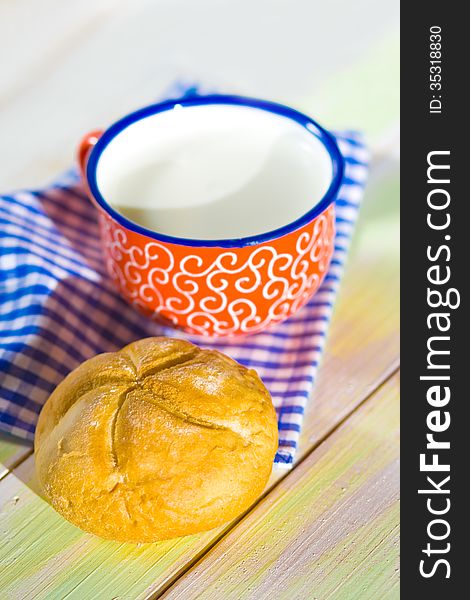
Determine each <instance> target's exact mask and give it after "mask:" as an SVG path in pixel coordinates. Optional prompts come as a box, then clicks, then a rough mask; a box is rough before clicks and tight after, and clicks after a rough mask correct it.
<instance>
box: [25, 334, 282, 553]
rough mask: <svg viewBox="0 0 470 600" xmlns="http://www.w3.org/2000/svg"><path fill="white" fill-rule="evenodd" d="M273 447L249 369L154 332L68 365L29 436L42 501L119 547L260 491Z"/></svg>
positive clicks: (192, 524)
mask: <svg viewBox="0 0 470 600" xmlns="http://www.w3.org/2000/svg"><path fill="white" fill-rule="evenodd" d="M276 448H277V420H276V414H275V410H274V407H273V405H272V402H271V398H270V395H269V392H268V391H267V390H266V388H265V387H264V385H263V384H262V382H261V380H260V378H259V377H258V375H257V374H256V373H255V371H253V370H251V369H246V368H245V367H242V366H241V365H239V364H238V363H236V362H235V361H234V360H232V359H230V358H228V357H227V356H225V355H223V354H221V353H220V352H216V351H214V350H202V349H200V348H198V347H197V346H195V345H193V344H190V343H189V342H186V341H183V340H178V339H171V338H163V337H154V338H148V339H144V340H140V341H137V342H134V343H132V344H129V345H128V346H126V347H125V348H123V349H122V350H120V351H119V352H114V353H107V354H100V355H98V356H95V357H94V358H92V359H90V360H87V361H86V362H84V363H83V364H82V365H80V366H79V367H78V368H77V369H75V371H73V372H72V373H70V374H69V375H68V376H67V377H66V378H65V379H64V381H63V382H62V383H61V384H60V385H59V386H58V387H57V388H56V390H55V391H54V392H53V394H52V395H51V396H50V398H49V399H48V400H47V402H46V404H45V405H44V407H43V409H42V411H41V415H40V417H39V422H38V426H37V430H36V438H35V455H36V470H37V474H38V479H39V482H40V484H41V486H42V487H43V490H44V493H45V495H46V496H47V498H48V499H49V500H50V502H51V503H52V506H53V507H54V508H55V509H56V510H57V511H58V512H59V513H60V514H61V515H62V516H64V517H65V518H66V519H68V520H69V521H71V522H72V523H74V524H75V525H77V526H78V527H80V528H81V529H83V530H85V531H88V532H90V533H93V534H95V535H98V536H100V537H103V538H108V539H112V540H118V541H126V542H155V541H157V540H163V539H167V538H173V537H179V536H182V535H188V534H192V533H196V532H198V531H204V530H207V529H212V528H213V527H217V526H218V525H221V524H222V523H224V522H226V521H229V520H230V519H233V518H234V517H236V516H237V515H239V514H240V513H242V512H243V511H244V510H245V509H246V508H248V507H249V506H250V504H251V503H252V502H253V501H254V500H255V499H256V497H257V496H258V495H259V494H260V493H261V492H262V490H263V488H264V486H265V485H266V482H267V480H268V477H269V475H270V473H271V468H272V463H273V458H274V454H275V452H276Z"/></svg>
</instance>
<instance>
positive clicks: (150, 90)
mask: <svg viewBox="0 0 470 600" xmlns="http://www.w3.org/2000/svg"><path fill="white" fill-rule="evenodd" d="M69 4H70V3H64V2H62V3H61V2H58V0H44V1H43V2H41V3H38V2H34V1H33V0H19V1H18V2H13V3H12V2H10V3H3V4H2V5H1V11H0V16H1V17H2V18H0V43H1V40H3V39H4V40H6V41H5V46H4V49H3V52H0V54H1V55H5V56H7V57H9V58H10V57H11V59H10V60H9V61H8V62H6V61H4V62H6V64H5V67H2V73H3V78H4V79H2V80H1V81H2V82H3V83H2V84H0V90H1V92H0V104H1V108H2V110H1V111H0V131H1V132H2V135H1V136H0V155H1V156H2V161H1V162H0V186H1V190H2V191H9V189H11V188H18V187H25V186H26V187H27V186H37V185H43V184H44V183H45V182H46V181H48V180H50V179H52V178H53V177H54V176H56V174H57V173H58V172H60V171H62V170H63V169H65V168H68V167H69V166H70V165H71V164H72V162H73V160H74V156H75V150H76V146H77V143H78V141H79V139H80V138H81V137H82V136H83V135H84V134H85V133H86V132H87V131H88V130H90V129H95V128H96V127H102V126H107V125H108V124H109V123H110V122H112V121H113V120H115V119H116V118H118V117H119V116H121V115H123V114H125V113H127V112H129V111H130V110H134V109H136V108H138V107H139V106H141V105H143V104H148V103H150V102H153V101H154V100H155V99H156V98H157V97H159V95H160V94H161V93H162V92H164V91H165V90H166V89H167V87H168V86H169V85H170V84H171V83H172V82H173V81H174V80H175V79H178V78H183V79H190V80H193V81H194V80H197V81H201V82H202V83H204V84H206V85H209V86H216V87H217V88H219V89H226V90H229V91H238V92H239V93H244V94H248V95H255V96H261V97H263V96H264V97H267V98H272V99H276V100H279V101H282V102H286V103H291V104H295V105H297V106H298V107H299V108H301V109H304V110H306V111H308V112H311V113H312V115H313V116H314V117H316V118H318V119H319V120H320V121H324V122H325V123H326V125H329V126H339V125H341V126H346V127H356V128H359V127H363V126H365V127H366V128H368V121H367V116H368V115H375V113H377V112H379V113H380V115H379V117H375V116H374V119H373V123H372V124H373V128H374V129H373V131H372V130H370V131H369V133H373V135H374V136H375V135H376V134H377V133H378V131H379V129H380V128H382V127H383V126H384V123H386V124H387V126H388V122H389V120H390V119H393V118H395V117H396V113H397V111H398V108H397V106H395V104H394V102H393V101H390V99H393V98H394V96H393V93H394V89H396V88H397V81H396V78H395V77H392V76H390V73H391V69H390V64H389V62H384V61H389V59H390V56H392V57H393V60H395V56H396V55H395V54H392V53H390V52H388V50H387V51H386V52H385V51H382V50H381V48H382V46H383V42H382V37H388V36H391V37H392V38H393V40H392V41H391V42H390V45H393V48H394V49H395V48H396V47H397V45H396V42H397V40H398V36H397V30H398V4H397V3H396V2H388V3H385V4H384V3H377V2H376V1H374V0H362V1H361V10H357V7H356V6H355V5H354V3H345V2H343V1H342V0H333V1H330V2H328V3H324V4H323V6H322V11H321V15H319V11H318V9H317V7H316V6H315V5H314V4H313V3H312V2H310V1H309V0H298V2H297V3H296V9H295V11H294V10H292V6H291V4H290V3H286V2H282V1H279V0H277V1H276V2H275V3H274V5H273V3H272V2H271V3H270V4H269V8H268V7H267V4H266V2H252V0H230V1H227V2H223V3H221V2H214V0H200V1H199V2H197V3H193V2H188V1H186V2H182V1H181V0H179V1H177V2H175V1H171V2H170V1H168V0H165V1H163V2H149V1H148V0H134V1H133V2H131V3H129V2H123V1H122V0H100V1H99V2H96V1H92V0H84V2H75V3H71V4H72V6H68V5H69ZM17 5H18V7H17ZM16 7H17V8H16ZM299 14H301V15H302V18H299ZM338 15H340V16H341V18H338ZM319 19H321V22H323V23H325V24H327V25H325V26H324V27H323V26H318V21H319ZM312 24H315V35H312ZM331 24H334V40H341V43H336V41H332V40H333V38H332V35H331V31H332V29H331ZM241 32H243V33H242V34H241ZM241 39H242V41H241ZM279 40H282V43H279ZM376 48H378V49H379V52H376ZM345 49H347V50H345ZM376 55H379V56H380V60H382V62H380V61H379V60H378V59H377V58H375V57H376ZM13 57H14V59H13ZM395 62H396V61H395ZM379 66H380V69H379V68H378V67H379ZM356 68H357V69H359V76H360V80H361V82H364V81H366V82H367V81H368V80H369V81H372V82H374V86H373V89H371V86H370V85H367V84H366V85H363V84H360V85H356V79H355V76H354V71H355V70H356ZM333 73H334V74H335V77H334V78H332V74H333ZM346 77H347V78H348V81H352V82H353V84H348V87H347V88H346V94H344V92H343V88H341V90H340V92H341V93H338V92H337V91H336V89H335V88H336V87H337V86H338V85H340V84H341V82H343V81H344V80H345V78H346ZM324 83H325V86H326V87H325V93H324V94H321V90H322V89H323V84H324ZM320 94H321V95H320ZM344 96H347V100H344ZM2 98H3V101H2ZM340 98H341V101H340V100H339V99H340ZM387 99H388V101H385V100H387ZM371 107H373V108H374V112H372V111H371ZM359 109H360V116H359V118H356V115H359ZM336 112H338V114H339V115H340V119H336V118H335V114H336Z"/></svg>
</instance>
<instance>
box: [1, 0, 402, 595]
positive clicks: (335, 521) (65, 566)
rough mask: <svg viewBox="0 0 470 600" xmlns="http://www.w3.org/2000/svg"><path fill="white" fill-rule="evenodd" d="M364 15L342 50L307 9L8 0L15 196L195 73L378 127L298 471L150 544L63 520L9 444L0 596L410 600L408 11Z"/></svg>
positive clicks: (19, 449)
mask: <svg viewBox="0 0 470 600" xmlns="http://www.w3.org/2000/svg"><path fill="white" fill-rule="evenodd" d="M360 4H361V6H360V8H361V10H358V8H357V3H354V6H353V5H352V4H351V3H345V2H340V1H339V0H334V1H332V2H330V3H326V5H325V7H324V8H322V13H321V19H323V20H324V22H325V23H330V22H335V23H337V25H336V26H337V29H338V31H337V32H336V33H337V35H336V36H335V40H332V39H331V33H328V31H329V27H328V26H326V25H324V26H316V27H315V28H314V31H315V35H313V34H312V26H313V24H318V20H319V16H318V14H317V12H318V7H317V9H316V11H317V12H315V9H314V8H312V6H311V5H312V3H309V2H308V1H307V0H305V1H303V2H299V3H298V6H296V9H295V14H294V13H293V11H292V4H291V3H287V2H286V3H283V2H280V1H279V2H271V4H270V5H269V10H268V5H267V4H266V3H264V2H262V1H257V2H250V3H248V2H247V1H246V2H245V1H244V0H239V1H238V2H221V3H215V2H211V0H201V1H200V2H197V3H196V2H194V3H189V2H173V3H171V4H170V3H169V2H164V1H161V2H152V3H150V2H146V1H145V0H139V1H136V2H133V3H132V4H131V3H124V2H122V1H121V2H120V1H119V0H106V1H103V2H96V1H92V0H82V1H81V2H79V3H63V2H59V0H43V1H42V2H41V3H33V1H32V0H18V1H17V2H15V3H7V2H4V3H2V4H0V53H1V54H2V56H9V57H10V59H11V60H10V61H9V62H8V64H7V63H6V61H5V65H4V66H3V65H2V69H1V71H0V86H1V87H0V105H1V106H2V111H1V112H0V131H2V136H1V139H0V152H1V159H2V160H1V161H0V163H1V165H2V168H3V170H4V172H3V173H2V174H1V178H0V185H1V189H2V190H5V191H7V190H8V189H9V188H12V187H20V186H28V185H32V184H37V183H42V182H44V181H45V180H47V178H51V177H53V175H54V174H55V173H56V172H57V171H60V170H61V169H62V168H65V167H66V166H68V165H69V164H70V162H71V160H72V152H73V148H74V145H75V142H76V140H77V139H78V138H79V137H80V135H81V134H82V133H83V132H84V131H86V130H87V129H91V128H94V127H95V126H100V125H103V124H105V123H106V122H109V120H110V119H113V118H114V117H116V116H118V115H119V114H122V113H124V112H127V111H128V110H130V109H132V108H134V107H136V106H138V105H139V104H143V103H148V102H149V101H151V100H153V98H154V97H156V96H158V94H159V93H161V92H162V91H163V90H164V89H165V87H166V86H167V84H169V83H170V82H171V80H172V79H173V78H174V77H175V76H179V77H181V76H186V77H187V76H188V74H189V75H191V76H194V77H195V78H199V79H201V78H202V79H203V80H204V81H206V82H209V83H212V82H213V83H214V84H215V85H219V86H225V88H227V83H229V84H230V89H236V90H239V91H241V92H243V93H247V94H252V95H258V96H267V97H271V98H275V99H278V100H281V101H284V102H287V103H290V104H294V105H296V106H298V107H299V108H300V109H302V110H304V111H306V112H309V113H311V114H312V115H314V116H316V117H317V118H318V119H319V120H320V121H321V122H324V123H325V124H326V125H327V126H330V127H338V128H340V127H342V126H353V127H356V128H357V127H358V128H362V129H364V130H365V131H366V133H367V135H368V138H369V141H370V144H371V147H372V156H373V160H372V168H371V179H370V183H369V186H368V190H367V195H366V201H365V204H364V208H363V211H362V214H361V218H360V223H359V227H358V231H357V235H356V236H355V240H354V244H353V248H352V252H351V257H350V260H349V264H348V268H347V271H346V275H345V278H344V281H343V284H342V287H341V293H340V296H339V300H338V304H337V307H336V310H335V314H334V318H333V322H332V326H331V331H330V335H329V340H328V344H327V349H326V353H325V357H324V360H323V364H322V367H321V370H320V375H319V379H318V382H317V385H316V388H315V392H314V394H313V397H312V398H311V401H310V403H309V406H308V410H307V414H306V417H305V421H304V426H303V430H302V438H301V443H300V448H299V452H298V454H297V457H296V461H295V464H294V467H293V469H292V470H291V471H287V472H286V471H285V470H276V471H275V472H274V473H273V476H272V478H271V481H270V483H269V485H268V487H267V489H266V490H265V493H264V494H263V496H262V497H260V498H259V499H258V501H257V502H256V503H255V505H253V506H252V507H251V509H250V510H249V511H248V512H247V513H246V514H245V515H243V516H242V517H241V518H239V519H238V520H236V521H235V522H232V523H229V524H228V525H227V526H225V527H222V528H220V529H217V530H214V531H210V532H207V533H204V534H200V535H195V536H191V537H186V538H182V539H178V540H172V541H167V542H162V543H158V544H151V545H142V546H134V545H127V544H117V543H113V542H106V541H102V540H99V539H97V538H95V537H93V536H90V535H87V534H84V533H82V532H81V531H80V530H78V529H76V528H75V527H73V526H72V525H71V524H69V523H67V522H66V521H64V520H63V519H62V518H61V517H60V516H59V515H57V514H56V513H55V512H54V511H53V510H52V508H51V507H50V506H49V505H48V504H47V503H46V502H45V501H44V500H43V499H42V498H41V497H40V496H39V495H38V493H37V486H36V483H35V481H34V461H33V456H32V451H31V448H30V447H29V446H27V445H25V444H23V443H21V442H19V441H18V440H14V439H12V438H8V437H6V436H0V463H1V464H0V532H1V538H0V598H2V599H3V598H14V599H21V600H22V599H26V598H28V599H29V598H44V599H48V600H49V599H56V598H76V599H79V600H85V599H88V598H90V599H97V598H99V599H100V600H101V599H109V600H111V599H113V598H116V599H117V598H119V599H121V598H126V599H134V598H157V597H164V598H171V599H176V598H181V599H183V600H188V599H191V598H210V599H217V600H219V599H221V600H222V599H223V600H225V599H232V598H233V599H234V600H235V599H236V600H239V599H246V598H250V599H256V600H260V599H264V598H269V599H270V600H277V599H284V598H285V599H311V600H313V599H315V598H317V599H318V600H326V599H328V598H332V599H334V600H355V599H360V600H369V599H370V600H378V599H380V600H384V599H389V598H390V599H391V598H398V567H399V565H398V552H399V548H398V516H399V515H398V512H399V504H398V489H399V483H398V456H399V451H398V431H399V429H398V426H399V423H398V381H399V372H398V364H399V363H398V360H399V355H398V325H399V307H398V250H397V247H398V156H397V119H398V101H397V93H398V73H397V70H398V66H397V62H398V50H397V26H396V22H397V14H396V13H397V6H395V2H390V4H387V3H375V2H372V0H363V1H362V2H361V3H360ZM377 4H380V5H381V6H380V9H378V8H377V6H376V5H377ZM273 7H274V8H273ZM299 14H300V15H302V18H299ZM338 14H340V15H341V18H338ZM321 19H320V21H321ZM228 24H230V27H229V26H228ZM320 25H321V23H320ZM241 30H243V32H244V34H243V36H242V38H243V44H240V43H239V39H240V35H241V34H240V33H239V32H240V31H241ZM280 41H282V44H280ZM2 44H4V45H5V48H2V47H1V45H2ZM338 48H339V50H338ZM215 49H216V50H217V51H215ZM335 49H336V50H335ZM346 50H347V51H346ZM307 57H308V58H307Z"/></svg>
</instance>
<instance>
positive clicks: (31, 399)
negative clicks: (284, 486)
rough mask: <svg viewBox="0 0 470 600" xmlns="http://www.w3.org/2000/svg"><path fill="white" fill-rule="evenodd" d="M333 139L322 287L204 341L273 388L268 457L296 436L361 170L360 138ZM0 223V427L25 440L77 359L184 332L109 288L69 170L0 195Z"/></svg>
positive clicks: (89, 216)
mask: <svg viewBox="0 0 470 600" xmlns="http://www.w3.org/2000/svg"><path fill="white" fill-rule="evenodd" d="M337 140H338V143H339V146H340V149H341V151H342V153H343V155H344V156H345V158H346V173H345V179H344V181H343V185H342V188H341V190H340V194H339V199H338V201H337V218H336V225H337V234H336V247H335V253H334V256H333V260H332V263H331V267H330V269H329V272H328V275H327V276H326V279H325V281H324V283H323V285H322V287H321V289H320V290H319V291H318V293H317V294H316V295H315V296H314V298H313V299H312V300H311V301H310V302H309V303H308V304H307V305H306V306H305V307H304V308H303V309H301V310H300V311H299V312H298V313H297V314H296V315H295V316H294V317H292V318H290V319H289V320H288V321H285V322H284V323H281V324H279V325H277V326H276V327H275V328H274V329H272V330H270V331H269V332H267V333H259V334H256V335H253V336H251V337H247V338H243V339H241V340H237V339H234V340H226V339H219V340H216V341H213V342H211V343H210V344H209V345H210V346H212V347H215V348H217V349H219V350H221V351H223V352H226V353H227V354H228V355H230V356H232V357H233V358H235V359H236V360H238V361H239V362H241V363H243V364H244V365H246V366H249V367H253V368H255V369H256V370H257V371H258V373H259V374H260V376H261V378H262V379H263V381H264V382H265V384H266V386H267V387H268V388H269V390H270V391H271V394H272V397H273V400H274V404H275V406H276V410H277V413H278V418H279V437H280V444H279V451H278V453H277V455H276V459H275V460H276V462H277V463H281V464H284V465H289V464H290V463H292V460H293V457H294V453H295V449H296V447H297V444H298V441H299V436H300V428H301V426H302V417H303V413H304V408H305V404H306V402H307V400H308V398H309V396H310V395H311V393H312V388H313V385H314V382H315V377H316V373H317V367H318V364H319V362H320V358H321V355H322V351H323V346H324V341H325V336H326V333H327V329H328V323H329V321H330V317H331V312H332V309H333V304H334V301H335V297H336V292H337V289H338V283H339V279H340V276H341V273H342V270H343V263H344V261H345V258H346V254H347V250H348V246H349V241H350V238H351V235H352V232H353V229H354V225H355V222H356V218H357V213H358V210H359V204H360V201H361V198H362V194H363V186H364V182H365V179H366V173H367V166H366V163H367V153H366V150H365V148H364V146H363V144H362V142H361V139H360V137H359V136H358V135H357V134H354V133H345V134H339V135H338V136H337ZM0 233H1V237H0V332H1V336H0V430H2V431H5V432H8V433H11V434H14V435H16V436H19V437H21V438H25V439H28V440H32V439H33V436H34V428H35V424H36V421H37V418H38V414H39V411H40V410H41V406H42V405H43V404H44V402H45V401H46V399H47V397H48V396H49V394H50V393H51V391H52V390H53V389H54V387H55V386H56V385H57V384H58V383H59V382H60V381H61V380H62V379H63V378H64V377H65V375H67V373H68V372H69V371H71V370H72V369H74V368H75V367H76V366H77V365H79V364H80V363H81V362H82V361H84V360H85V359H87V358H90V357H91V356H93V355H94V354H96V353H98V352H105V351H112V350H116V349H118V348H120V347H122V346H124V345H125V344H127V343H129V342H131V341H132V340H135V339H138V338H142V337H147V336H151V335H170V336H175V335H179V336H181V335H182V334H180V333H176V332H175V331H174V330H172V329H169V328H166V327H162V326H160V325H157V324H155V323H154V322H152V321H150V320H148V319H146V318H145V317H143V316H142V315H140V314H139V313H137V312H136V311H135V310H134V309H133V308H132V307H131V306H130V305H128V304H127V303H126V302H125V301H124V300H123V299H122V298H121V297H120V296H119V294H118V293H117V291H116V290H115V288H114V286H113V283H112V282H111V281H110V279H109V278H108V276H107V274H106V273H105V270H104V261H103V257H102V253H101V250H100V241H99V235H98V225H97V219H96V211H95V209H94V208H93V206H92V205H91V203H90V202H89V201H88V199H87V198H86V196H85V193H84V191H83V189H82V187H81V185H80V181H79V178H78V175H77V174H76V172H70V173H68V174H66V175H65V176H63V177H62V178H60V179H59V180H57V181H56V182H55V183H54V184H53V185H52V186H50V187H48V188H47V189H43V190H39V191H22V192H17V193H14V194H11V195H8V196H2V197H0ZM186 337H187V339H189V340H192V341H195V342H196V343H200V342H201V340H200V339H198V338H196V337H194V336H186ZM204 344H205V345H208V344H207V340H204Z"/></svg>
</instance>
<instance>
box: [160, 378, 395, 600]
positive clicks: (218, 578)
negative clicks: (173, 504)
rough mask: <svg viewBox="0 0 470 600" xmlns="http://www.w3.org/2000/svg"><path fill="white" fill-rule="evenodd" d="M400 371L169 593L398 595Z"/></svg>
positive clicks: (174, 597) (362, 599) (239, 597)
mask: <svg viewBox="0 0 470 600" xmlns="http://www.w3.org/2000/svg"><path fill="white" fill-rule="evenodd" d="M398 436H399V389H398V376H397V375H395V376H393V377H392V378H391V379H390V380H388V381H387V383H386V384H385V385H384V386H383V387H382V388H380V389H379V390H378V391H377V392H376V393H375V394H374V395H373V396H372V397H371V398H370V399H369V400H368V401H367V402H366V403H365V404H364V405H363V406H362V407H361V408H360V409H359V410H357V411H356V412H355V413H354V414H353V415H352V416H351V417H350V418H349V419H348V420H347V421H346V422H345V423H344V424H343V425H342V426H341V427H340V428H339V429H338V430H337V431H336V432H335V433H334V434H333V435H331V436H330V437H329V438H328V439H327V440H326V442H324V443H323V444H322V445H321V446H319V447H318V448H317V449H316V450H315V451H314V452H312V453H311V454H310V455H309V456H308V457H307V458H306V459H305V460H304V461H303V462H302V463H301V464H300V465H299V466H298V467H297V468H296V469H294V470H293V471H292V472H291V473H290V474H289V475H288V476H287V477H286V478H285V479H283V480H282V481H281V482H280V483H279V484H278V485H277V486H276V488H275V489H274V490H273V491H272V492H271V493H270V494H269V495H268V496H267V497H266V498H265V499H264V500H263V501H262V502H261V503H259V504H258V506H257V507H256V509H255V510H253V511H252V512H251V513H250V514H249V515H247V516H246V517H245V519H244V520H243V521H242V522H240V523H239V524H238V525H237V527H236V528H235V529H234V530H233V531H231V532H230V533H229V534H228V535H226V536H225V537H224V538H223V539H222V540H221V541H220V542H219V543H218V544H217V545H216V546H214V548H213V549H212V550H211V551H210V552H209V553H208V554H206V555H205V556H204V557H203V558H202V560H201V561H200V562H199V563H198V564H197V565H195V566H194V567H193V568H192V569H190V570H189V571H188V572H187V573H185V574H184V575H183V576H182V577H180V578H179V579H178V580H177V581H176V583H175V584H174V585H173V586H171V587H170V588H169V589H168V590H167V592H166V593H165V594H164V595H163V596H162V597H163V598H166V599H168V600H178V599H184V600H191V599H192V598H204V599H207V600H209V599H214V600H215V599H218V598H224V600H231V599H233V600H244V599H246V600H248V599H256V600H264V599H268V598H276V600H283V599H285V600H288V599H289V600H290V599H292V598H299V599H300V598H312V599H313V598H318V599H319V600H320V599H321V600H328V599H330V598H334V600H343V599H344V600H356V599H357V600H376V599H377V598H381V599H382V598H398V556H399V548H398V516H399V515H398V496H399V466H398V457H399V440H398Z"/></svg>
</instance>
